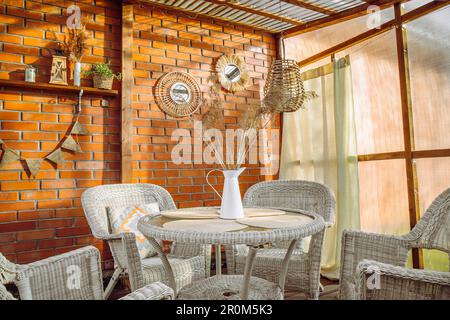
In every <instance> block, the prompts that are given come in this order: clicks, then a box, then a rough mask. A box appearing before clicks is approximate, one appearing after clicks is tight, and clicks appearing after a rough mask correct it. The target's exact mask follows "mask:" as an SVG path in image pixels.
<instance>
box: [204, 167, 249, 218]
mask: <svg viewBox="0 0 450 320" xmlns="http://www.w3.org/2000/svg"><path fill="white" fill-rule="evenodd" d="M244 170H245V168H239V169H236V170H218V169H214V170H211V171H209V172H208V174H207V175H206V182H207V183H208V184H209V186H210V187H211V188H212V189H213V190H214V192H215V193H217V195H218V196H219V197H220V198H221V199H222V205H221V207H220V218H222V219H241V218H244V208H243V207H242V200H241V191H240V190H239V181H238V177H239V175H240V174H241V173H242V172H243V171H244ZM214 171H221V172H222V173H223V176H224V177H225V181H224V184H223V193H222V195H220V194H219V192H217V190H216V189H215V188H214V187H213V186H212V185H211V184H210V183H209V181H208V176H209V174H210V173H211V172H214Z"/></svg>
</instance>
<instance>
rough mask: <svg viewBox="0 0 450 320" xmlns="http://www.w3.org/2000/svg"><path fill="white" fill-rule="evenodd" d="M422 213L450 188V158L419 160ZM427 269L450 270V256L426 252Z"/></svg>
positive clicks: (433, 251)
mask: <svg viewBox="0 0 450 320" xmlns="http://www.w3.org/2000/svg"><path fill="white" fill-rule="evenodd" d="M416 168H417V180H418V183H419V185H418V188H419V203H420V213H421V215H423V213H424V212H425V210H426V209H427V208H428V207H429V205H430V204H431V202H432V201H433V200H434V199H435V198H436V197H437V196H438V195H439V194H440V193H441V192H442V191H444V190H445V189H447V188H448V187H450V183H449V181H450V158H429V159H417V160H416ZM423 256H424V264H425V267H426V268H427V269H435V270H447V271H448V270H449V261H448V255H447V254H444V253H442V252H439V251H435V250H424V251H423Z"/></svg>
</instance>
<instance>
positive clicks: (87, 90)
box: [0, 79, 119, 97]
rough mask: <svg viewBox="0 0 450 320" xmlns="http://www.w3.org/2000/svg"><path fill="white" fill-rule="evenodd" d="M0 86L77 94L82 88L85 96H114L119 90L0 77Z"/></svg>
mask: <svg viewBox="0 0 450 320" xmlns="http://www.w3.org/2000/svg"><path fill="white" fill-rule="evenodd" d="M0 87H11V88H20V89H22V90H44V91H52V92H57V93H58V92H64V93H72V94H75V95H78V93H79V92H80V90H81V89H83V91H84V94H83V95H85V96H87V95H89V96H99V97H101V96H108V97H116V96H118V95H119V91H117V90H103V89H97V88H91V87H75V86H64V85H58V84H51V83H43V82H25V81H17V80H4V79H0Z"/></svg>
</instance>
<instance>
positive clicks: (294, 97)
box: [264, 59, 308, 112]
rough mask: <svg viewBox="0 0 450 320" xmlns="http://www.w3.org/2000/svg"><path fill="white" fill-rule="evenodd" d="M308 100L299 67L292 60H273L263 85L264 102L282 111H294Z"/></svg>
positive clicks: (267, 105)
mask: <svg viewBox="0 0 450 320" xmlns="http://www.w3.org/2000/svg"><path fill="white" fill-rule="evenodd" d="M306 100H308V98H307V95H306V94H305V88H304V86H303V81H302V75H301V72H300V67H299V66H298V65H297V62H295V61H294V60H288V59H282V60H275V61H274V62H273V63H272V66H271V67H270V70H269V73H268V75H267V81H266V85H265V87H264V104H265V105H266V107H269V108H271V109H278V110H280V111H282V112H294V111H297V110H298V109H300V108H302V107H303V104H304V102H305V101H306Z"/></svg>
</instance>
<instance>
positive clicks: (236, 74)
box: [216, 55, 249, 92]
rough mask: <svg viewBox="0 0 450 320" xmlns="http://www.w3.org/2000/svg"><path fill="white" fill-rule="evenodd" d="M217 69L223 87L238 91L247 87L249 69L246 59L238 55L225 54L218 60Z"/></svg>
mask: <svg viewBox="0 0 450 320" xmlns="http://www.w3.org/2000/svg"><path fill="white" fill-rule="evenodd" d="M216 71H217V75H218V78H219V82H220V84H221V85H222V87H223V88H224V89H226V90H228V91H231V92H236V91H242V90H244V89H245V85H246V84H247V81H248V77H249V76H248V71H247V66H246V64H245V62H244V60H243V59H242V58H241V57H239V56H236V55H223V56H222V57H220V59H219V60H218V61H217V65H216Z"/></svg>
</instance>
